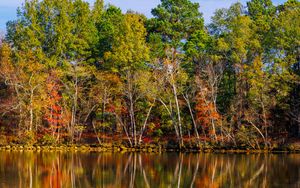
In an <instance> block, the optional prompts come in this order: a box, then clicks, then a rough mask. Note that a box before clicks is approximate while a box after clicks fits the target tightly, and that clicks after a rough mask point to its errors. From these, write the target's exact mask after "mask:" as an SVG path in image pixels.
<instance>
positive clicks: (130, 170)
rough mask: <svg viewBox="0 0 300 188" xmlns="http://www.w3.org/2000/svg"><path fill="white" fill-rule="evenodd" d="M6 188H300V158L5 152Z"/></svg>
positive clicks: (1, 161) (0, 162) (2, 175)
mask: <svg viewBox="0 0 300 188" xmlns="http://www.w3.org/2000/svg"><path fill="white" fill-rule="evenodd" d="M0 187H1V188H13V187H26V188H31V187H34V188H35V187H43V188H60V187H61V188H69V187H70V188H72V187H84V188H89V187H104V188H106V187H107V188H118V187H122V188H123V187H124V188H125V187H137V188H144V187H145V188H147V187H154V188H158V187H170V188H174V187H200V188H202V187H210V188H214V187H232V188H236V187H243V188H244V187H255V188H257V187H288V188H292V187H300V155H299V154H248V155H247V154H204V153H201V154H192V153H191V154H179V153H162V154H149V153H144V154H143V153H142V154H140V153H124V154H121V153H80V152H76V153H71V152H66V153H63V152H62V153H60V152H17V151H2V152H0Z"/></svg>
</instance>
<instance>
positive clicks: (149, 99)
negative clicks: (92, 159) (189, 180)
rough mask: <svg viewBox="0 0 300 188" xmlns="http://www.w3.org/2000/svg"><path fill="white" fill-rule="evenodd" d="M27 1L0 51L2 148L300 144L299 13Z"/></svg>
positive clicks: (171, 2)
mask: <svg viewBox="0 0 300 188" xmlns="http://www.w3.org/2000/svg"><path fill="white" fill-rule="evenodd" d="M199 6H200V5H199V4H198V3H194V2H191V1H190V0H161V3H160V4H159V5H158V6H157V7H155V8H154V9H152V17H151V18H147V17H145V16H144V15H142V14H139V13H137V12H134V11H128V12H127V13H122V11H121V9H120V8H118V7H115V6H113V5H106V6H104V3H103V0H96V1H95V3H94V4H93V5H90V4H89V3H88V2H85V1H84V0H42V1H38V0H26V1H25V2H24V3H23V5H22V7H20V8H19V9H18V11H17V19H16V20H13V21H9V22H8V23H7V31H6V35H5V37H4V38H3V39H2V40H1V41H2V42H1V43H0V45H1V46H0V105H1V108H0V113H1V117H0V127H1V138H0V140H1V141H2V142H4V141H3V140H5V141H6V142H17V143H36V142H43V143H45V144H46V143H80V142H92V143H94V142H95V143H102V142H123V143H127V144H128V145H130V146H139V145H141V144H144V143H148V142H170V141H174V142H176V143H178V144H179V145H180V146H183V145H185V144H186V143H187V142H193V143H196V144H203V143H206V142H208V143H215V144H221V145H236V146H238V145H247V146H249V147H252V148H260V147H261V146H265V147H270V146H271V145H272V143H281V142H285V141H286V139H287V138H296V137H299V136H300V108H299V106H300V100H299V95H300V85H299V75H300V9H299V8H300V3H299V1H298V0H288V1H286V2H285V3H283V4H281V5H277V6H276V5H274V4H273V3H272V1H271V0H250V1H249V2H247V4H246V5H242V4H241V3H235V4H232V5H231V6H230V7H229V8H227V9H225V8H223V9H219V10H216V11H215V13H214V16H213V17H212V18H211V21H210V22H209V24H207V25H205V24H204V19H203V16H202V13H201V12H199Z"/></svg>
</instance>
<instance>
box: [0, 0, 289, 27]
mask: <svg viewBox="0 0 300 188" xmlns="http://www.w3.org/2000/svg"><path fill="white" fill-rule="evenodd" d="M86 1H88V2H90V3H93V2H94V0H86ZM104 1H105V4H113V5H115V6H117V7H120V8H121V9H122V10H123V11H124V12H126V10H129V9H130V10H134V11H137V12H140V13H143V14H145V15H146V16H147V17H151V9H152V8H154V7H156V6H157V5H158V4H159V2H160V0H104ZM192 1H193V2H198V3H199V4H200V11H201V12H202V13H203V17H204V20H205V23H209V21H210V17H211V16H212V15H213V13H214V12H215V10H216V9H219V8H228V7H229V6H230V5H231V4H233V3H235V2H237V1H240V2H242V3H243V4H245V3H246V1H247V0H192ZM285 1H286V0H273V3H274V4H281V3H283V2H285ZM23 2H24V0H0V32H1V31H2V32H4V31H5V25H6V22H7V21H9V20H14V19H16V10H17V8H18V7H20V6H21V5H22V3H23Z"/></svg>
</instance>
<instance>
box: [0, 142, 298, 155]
mask: <svg viewBox="0 0 300 188" xmlns="http://www.w3.org/2000/svg"><path fill="white" fill-rule="evenodd" d="M0 151H38V152H40V151H41V152H44V151H45V152H47V151H49V152H112V153H127V152H136V153H167V152H176V153H228V154H230V153H235V154H239V153H240V154H243V153H245V154H250V153H253V154H254V153H299V154H300V147H291V146H282V147H277V148H272V149H249V148H243V147H201V148H200V147H186V148H181V149H180V148H179V147H178V148H176V147H165V146H158V145H142V146H139V147H127V146H124V145H117V146H114V145H88V144H74V145H56V146H53V145H18V144H11V145H1V146H0Z"/></svg>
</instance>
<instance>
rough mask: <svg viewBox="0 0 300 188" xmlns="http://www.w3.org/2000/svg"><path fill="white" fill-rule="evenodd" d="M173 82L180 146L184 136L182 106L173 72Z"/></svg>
mask: <svg viewBox="0 0 300 188" xmlns="http://www.w3.org/2000/svg"><path fill="white" fill-rule="evenodd" d="M171 82H172V88H173V94H174V98H175V103H176V110H177V118H178V128H179V136H180V147H182V146H183V137H182V126H181V115H180V107H179V102H178V96H177V89H176V85H175V83H174V78H173V74H172V75H171Z"/></svg>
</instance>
